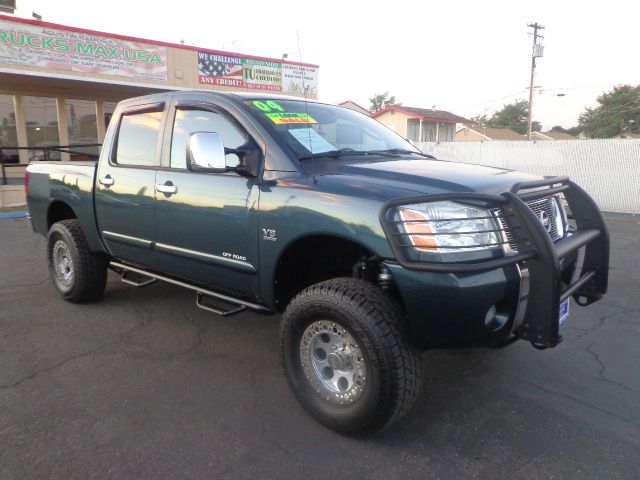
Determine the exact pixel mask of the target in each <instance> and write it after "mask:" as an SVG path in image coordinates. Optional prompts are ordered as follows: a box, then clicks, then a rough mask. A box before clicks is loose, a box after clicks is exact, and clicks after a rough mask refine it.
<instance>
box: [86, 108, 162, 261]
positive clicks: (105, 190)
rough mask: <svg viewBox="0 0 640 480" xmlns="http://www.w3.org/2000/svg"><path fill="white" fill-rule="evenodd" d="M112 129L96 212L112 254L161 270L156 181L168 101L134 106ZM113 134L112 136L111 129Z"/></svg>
mask: <svg viewBox="0 0 640 480" xmlns="http://www.w3.org/2000/svg"><path fill="white" fill-rule="evenodd" d="M117 113H118V112H116V118H118V122H117V124H115V125H110V126H109V129H110V131H109V132H108V134H107V137H106V138H111V139H112V142H111V143H110V144H109V145H105V146H104V147H103V150H104V151H103V156H102V157H101V159H100V162H99V165H98V175H97V184H96V189H95V208H96V218H97V221H98V228H99V229H100V233H101V235H102V238H103V239H104V242H105V244H106V246H107V248H108V249H109V252H110V253H111V255H113V256H114V257H115V258H118V259H122V260H128V261H130V262H134V263H137V264H139V265H143V266H146V267H150V268H153V269H157V268H158V267H159V261H158V256H157V255H156V254H155V253H154V251H153V249H152V247H153V242H154V241H155V235H156V232H155V202H156V199H155V197H156V192H155V183H156V182H155V179H156V171H157V169H158V167H159V165H160V149H161V144H162V142H161V135H160V133H161V132H162V126H163V122H164V117H165V102H154V103H149V100H146V101H144V102H142V103H139V104H129V105H127V106H126V107H125V108H123V110H122V115H117ZM112 128H113V129H114V132H111V129H112Z"/></svg>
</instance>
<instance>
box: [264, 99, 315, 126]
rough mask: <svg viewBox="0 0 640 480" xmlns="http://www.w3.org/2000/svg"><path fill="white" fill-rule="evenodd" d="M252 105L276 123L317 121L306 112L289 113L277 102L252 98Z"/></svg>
mask: <svg viewBox="0 0 640 480" xmlns="http://www.w3.org/2000/svg"><path fill="white" fill-rule="evenodd" d="M253 105H254V106H255V107H256V108H257V109H258V110H261V111H262V112H264V114H265V116H266V117H267V118H268V119H269V120H271V121H272V122H273V123H275V124H277V125H282V124H286V123H318V122H316V121H315V120H314V119H313V118H312V117H310V116H309V114H307V113H289V112H287V111H285V109H284V107H283V106H282V105H280V104H279V103H278V102H274V101H273V100H267V101H265V102H262V101H260V100H254V102H253Z"/></svg>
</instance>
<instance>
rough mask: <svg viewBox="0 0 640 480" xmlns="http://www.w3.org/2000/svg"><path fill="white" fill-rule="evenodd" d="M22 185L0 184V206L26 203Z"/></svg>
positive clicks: (15, 205) (14, 205)
mask: <svg viewBox="0 0 640 480" xmlns="http://www.w3.org/2000/svg"><path fill="white" fill-rule="evenodd" d="M26 203H27V202H26V199H25V194H24V187H23V186H22V185H0V208H4V207H17V206H20V205H26Z"/></svg>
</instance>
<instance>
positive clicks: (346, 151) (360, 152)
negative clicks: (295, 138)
mask: <svg viewBox="0 0 640 480" xmlns="http://www.w3.org/2000/svg"><path fill="white" fill-rule="evenodd" d="M407 151H409V150H407ZM342 155H381V156H383V157H393V156H395V155H394V152H390V151H387V150H354V149H353V148H350V147H346V148H340V149H338V150H329V151H328V152H319V153H311V154H309V155H301V156H299V157H298V160H308V159H310V158H325V157H333V158H337V157H340V156H342Z"/></svg>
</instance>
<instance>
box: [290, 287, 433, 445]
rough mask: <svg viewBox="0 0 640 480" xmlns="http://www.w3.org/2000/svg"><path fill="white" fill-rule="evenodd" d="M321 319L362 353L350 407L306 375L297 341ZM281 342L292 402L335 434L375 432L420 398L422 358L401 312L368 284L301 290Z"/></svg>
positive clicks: (407, 409)
mask: <svg viewBox="0 0 640 480" xmlns="http://www.w3.org/2000/svg"><path fill="white" fill-rule="evenodd" d="M319 320H328V321H331V322H336V323H337V324H339V325H341V326H343V327H344V328H345V329H346V330H348V331H349V332H350V334H351V335H352V337H353V338H354V339H355V341H356V342H357V343H358V346H359V348H360V349H361V350H362V353H363V354H364V358H365V363H366V377H367V378H366V383H365V386H364V389H363V390H362V392H361V396H359V397H358V398H357V399H356V400H355V402H354V403H352V404H349V405H336V404H335V403H330V402H329V401H328V400H327V399H325V398H323V396H322V395H321V394H320V393H319V391H318V390H317V388H314V387H313V385H312V383H311V382H310V380H309V379H308V378H307V375H306V374H305V372H304V367H303V366H302V364H303V363H304V361H303V360H301V357H302V355H301V353H300V352H301V345H302V344H301V343H300V342H301V340H302V336H303V335H304V332H305V330H306V329H307V327H309V325H311V324H312V323H314V322H318V321H319ZM307 331H308V330H307ZM280 339H281V356H282V363H283V367H284V369H285V373H286V376H287V380H288V381H289V385H290V387H291V389H292V391H293V393H294V394H295V396H296V398H297V399H298V401H299V402H300V403H301V405H302V406H303V407H304V408H305V410H307V412H308V413H309V414H310V415H311V416H313V417H314V418H315V419H316V420H317V421H319V422H320V423H322V424H323V425H325V426H327V427H328V428H330V429H332V430H335V431H337V432H339V433H343V434H349V435H357V436H362V435H371V434H374V433H377V432H379V431H381V430H383V429H385V428H387V427H388V426H389V425H391V424H392V423H394V422H396V421H397V420H399V419H400V418H401V417H402V416H404V415H405V414H406V413H407V412H408V411H409V410H410V409H411V407H412V406H413V404H414V403H415V401H416V399H417V397H418V395H419V393H420V388H421V384H422V358H421V353H420V352H419V351H418V350H417V349H415V348H414V347H412V346H411V345H410V343H409V341H408V339H407V334H406V330H405V328H404V315H403V313H402V310H401V309H400V308H399V306H398V305H397V304H396V303H395V302H394V301H393V300H391V299H390V298H389V297H387V296H386V295H385V294H384V293H383V292H382V291H381V290H380V289H379V288H378V287H376V286H375V285H372V284H370V283H368V282H365V281H362V280H358V279H353V278H336V279H332V280H328V281H325V282H321V283H318V284H316V285H312V286H310V287H308V288H307V289H305V290H303V291H302V292H300V293H299V294H298V295H297V296H296V297H295V298H294V299H293V300H292V301H291V302H290V303H289V305H288V306H287V309H286V311H285V313H284V315H283V318H282V323H281V328H280Z"/></svg>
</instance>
